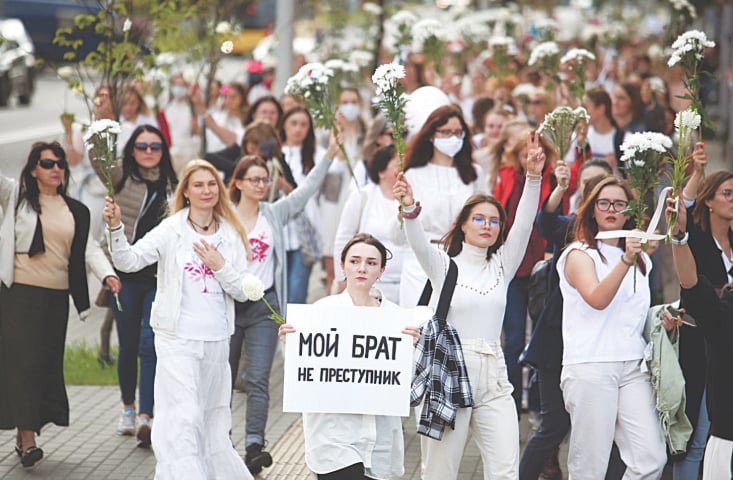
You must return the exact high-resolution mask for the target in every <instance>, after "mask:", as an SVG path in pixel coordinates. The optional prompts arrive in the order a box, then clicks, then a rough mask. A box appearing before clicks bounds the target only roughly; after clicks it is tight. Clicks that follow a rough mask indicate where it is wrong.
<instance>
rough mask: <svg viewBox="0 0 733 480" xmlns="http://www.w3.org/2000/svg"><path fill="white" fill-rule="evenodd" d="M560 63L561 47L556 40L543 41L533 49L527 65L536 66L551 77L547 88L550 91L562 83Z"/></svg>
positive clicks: (546, 75)
mask: <svg viewBox="0 0 733 480" xmlns="http://www.w3.org/2000/svg"><path fill="white" fill-rule="evenodd" d="M559 64H560V47H559V46H558V45H557V43H555V42H542V43H540V44H539V45H537V46H536V47H534V48H533V49H532V52H531V53H530V55H529V61H528V62H527V65H529V66H530V67H535V68H536V69H537V70H539V71H540V72H541V73H542V74H544V75H545V77H547V78H548V79H549V81H548V82H547V84H546V85H545V89H546V90H548V91H550V90H552V89H553V88H554V87H555V85H558V84H559V83H560V75H558V71H557V70H558V66H559Z"/></svg>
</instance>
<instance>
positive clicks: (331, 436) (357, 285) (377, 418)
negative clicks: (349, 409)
mask: <svg viewBox="0 0 733 480" xmlns="http://www.w3.org/2000/svg"><path fill="white" fill-rule="evenodd" d="M388 258H389V250H387V248H386V247H385V246H384V244H383V243H382V242H380V241H379V240H377V239H376V238H375V237H373V236H372V235H370V234H368V233H359V234H357V235H355V236H354V237H352V238H351V240H349V241H348V242H346V245H345V246H344V248H343V250H342V251H341V255H340V259H341V268H342V270H343V271H344V273H345V274H346V290H344V292H342V293H340V294H338V295H331V296H328V297H324V298H322V299H321V300H319V301H318V302H316V304H318V305H322V306H326V307H327V306H346V305H348V306H352V305H353V306H356V307H370V308H378V309H379V310H375V314H376V315H379V311H380V310H383V309H393V308H397V305H395V304H394V303H392V302H390V301H389V300H387V299H386V298H384V295H382V294H381V292H380V291H379V289H377V288H373V287H374V283H375V282H376V281H377V279H378V278H379V276H380V275H381V274H382V273H383V272H384V269H385V267H386V265H387V259H388ZM295 331H296V330H295V328H294V327H293V326H292V325H289V324H287V323H286V324H285V325H281V326H280V329H279V336H280V340H281V341H282V342H283V343H284V342H285V341H286V338H287V336H288V335H289V334H292V333H295ZM402 333H403V334H406V335H411V336H412V337H413V339H415V340H417V339H418V338H419V337H420V330H419V329H418V328H417V327H413V326H407V327H404V328H403V330H402ZM303 436H304V438H305V463H306V464H307V465H308V468H310V469H311V471H313V472H314V473H315V474H316V478H317V479H318V480H367V479H397V478H400V477H401V476H402V475H403V474H404V472H405V468H404V453H405V447H404V435H403V433H402V421H401V419H400V417H393V416H387V415H360V414H345V413H304V414H303Z"/></svg>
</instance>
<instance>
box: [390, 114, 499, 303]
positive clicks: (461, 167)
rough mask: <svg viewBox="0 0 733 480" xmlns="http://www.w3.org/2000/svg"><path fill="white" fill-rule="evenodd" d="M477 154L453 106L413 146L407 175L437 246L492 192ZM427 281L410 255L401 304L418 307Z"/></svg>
mask: <svg viewBox="0 0 733 480" xmlns="http://www.w3.org/2000/svg"><path fill="white" fill-rule="evenodd" d="M472 151H473V147H472V146H471V139H470V130H469V127H468V125H467V124H466V121H465V120H464V119H463V115H462V114H461V111H460V110H459V109H458V108H457V107H455V106H452V105H450V106H444V107H440V108H437V109H435V110H434V111H433V112H432V113H431V114H430V115H429V116H428V118H427V120H426V121H425V124H424V125H423V127H422V128H421V129H420V131H419V132H418V133H417V134H416V135H415V137H414V138H413V139H412V140H411V142H410V145H409V146H408V148H407V152H406V154H405V164H406V166H405V174H406V176H407V178H408V179H409V180H410V184H411V185H412V186H413V188H414V190H415V196H417V197H419V198H420V199H421V201H422V202H423V205H424V208H425V214H424V215H423V216H422V219H421V221H422V224H423V227H424V228H425V232H426V233H427V235H428V238H429V239H430V241H431V242H432V243H433V244H435V245H436V246H437V245H438V244H439V243H440V239H441V238H442V237H443V236H444V235H445V234H446V232H447V231H448V229H449V228H450V226H451V224H452V222H453V220H454V219H455V217H456V214H457V213H458V212H459V211H460V209H461V208H462V206H463V204H464V203H465V201H466V199H467V198H468V197H470V196H471V195H473V194H475V193H485V192H486V180H485V177H484V174H483V171H482V170H481V167H479V166H478V165H476V164H474V163H473V160H472V159H471V153H472ZM425 280H426V276H425V272H423V270H422V269H421V268H420V265H419V263H418V261H417V258H415V256H414V255H413V254H412V253H408V254H407V256H406V258H405V263H404V265H403V268H402V277H401V279H400V305H402V306H404V307H413V306H415V305H416V304H417V300H418V297H419V296H420V292H421V291H422V287H423V285H424V284H425Z"/></svg>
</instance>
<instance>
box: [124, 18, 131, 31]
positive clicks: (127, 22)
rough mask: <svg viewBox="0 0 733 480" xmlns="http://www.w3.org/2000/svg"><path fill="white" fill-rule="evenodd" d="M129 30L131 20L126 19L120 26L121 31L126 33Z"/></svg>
mask: <svg viewBox="0 0 733 480" xmlns="http://www.w3.org/2000/svg"><path fill="white" fill-rule="evenodd" d="M131 28H132V20H130V19H129V18H126V19H125V23H123V24H122V31H123V32H124V33H127V32H129V31H130V29H131Z"/></svg>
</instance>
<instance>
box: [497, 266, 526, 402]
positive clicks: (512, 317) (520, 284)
mask: <svg viewBox="0 0 733 480" xmlns="http://www.w3.org/2000/svg"><path fill="white" fill-rule="evenodd" d="M528 299H529V277H521V278H520V277H514V279H513V280H512V281H511V282H510V283H509V288H508V289H507V293H506V310H505V311H504V326H503V328H504V357H505V359H506V368H507V375H508V377H509V382H511V384H512V386H514V392H512V397H514V402H515V403H516V405H517V413H518V414H519V412H521V411H522V366H521V365H519V355H520V354H521V353H522V350H524V343H525V341H526V337H527V333H526V330H527V301H528Z"/></svg>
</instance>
